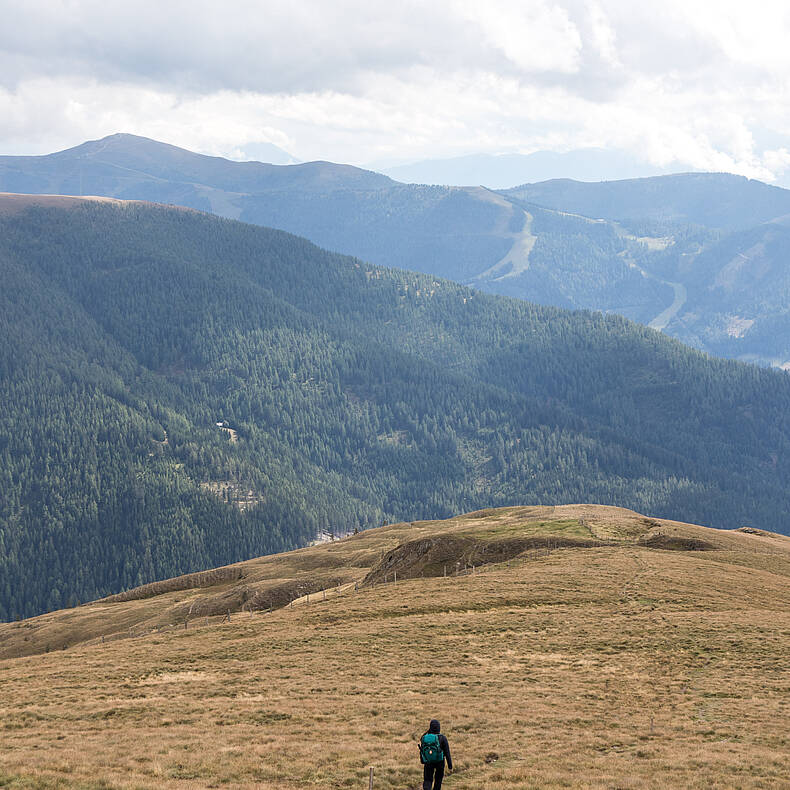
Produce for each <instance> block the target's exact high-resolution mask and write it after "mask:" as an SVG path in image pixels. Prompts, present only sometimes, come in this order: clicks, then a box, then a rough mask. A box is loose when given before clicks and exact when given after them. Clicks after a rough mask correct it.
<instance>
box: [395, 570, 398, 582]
mask: <svg viewBox="0 0 790 790" xmlns="http://www.w3.org/2000/svg"><path fill="white" fill-rule="evenodd" d="M397 583H398V572H397V571H395V584H397Z"/></svg>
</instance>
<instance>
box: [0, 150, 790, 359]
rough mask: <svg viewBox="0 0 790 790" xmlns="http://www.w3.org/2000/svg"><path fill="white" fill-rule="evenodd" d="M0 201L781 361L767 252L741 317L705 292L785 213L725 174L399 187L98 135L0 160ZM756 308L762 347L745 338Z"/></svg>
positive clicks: (773, 196) (789, 209)
mask: <svg viewBox="0 0 790 790" xmlns="http://www.w3.org/2000/svg"><path fill="white" fill-rule="evenodd" d="M2 190H7V191H11V192H38V193H65V194H74V195H79V194H99V195H109V196H113V197H120V198H135V199H142V200H149V201H156V202H163V203H171V204H175V205H183V206H188V207H191V208H196V209H200V210H204V211H210V212H213V213H215V214H219V215H221V216H225V217H230V218H234V219H240V220H243V221H246V222H251V223H255V224H258V225H264V226H270V227H275V228H279V229H282V230H286V231H289V232H291V233H295V234H298V235H300V236H304V237H306V238H308V239H310V240H311V241H313V242H314V243H316V244H319V245H321V246H323V247H326V248H329V249H332V250H335V251H338V252H342V253H345V254H350V255H355V256H357V257H359V258H361V259H363V260H367V261H371V262H373V263H376V264H379V265H383V266H390V267H399V268H403V269H408V270H413V271H420V272H423V273H426V274H430V275H434V276H438V277H447V278H450V279H454V280H456V281H458V282H461V283H466V284H469V285H474V286H475V287H476V288H480V289H482V290H486V291H489V292H492V293H497V294H503V295H507V296H515V297H518V298H523V299H528V300H531V301H535V302H538V303H541V304H549V305H556V306H561V307H567V308H585V309H597V310H602V311H604V312H617V313H620V314H622V315H624V316H626V317H628V318H631V319H633V320H637V321H640V322H643V323H646V324H649V325H651V326H653V327H655V328H658V329H662V330H665V331H667V332H669V333H672V334H674V335H676V336H678V337H680V338H682V339H683V340H685V341H687V342H689V343H692V344H694V345H696V346H698V347H699V348H702V349H705V350H708V351H712V352H715V353H721V354H727V355H734V356H743V355H746V356H747V358H750V359H759V360H770V361H772V362H776V361H777V360H779V363H780V364H783V363H784V362H785V361H788V360H790V332H786V331H785V329H784V328H783V326H784V325H783V324H782V323H781V320H780V319H779V318H777V316H776V314H775V309H774V308H773V307H771V306H770V305H771V304H772V302H771V299H770V291H771V287H772V283H771V280H772V278H773V277H777V278H779V279H778V280H777V283H776V293H782V285H781V255H780V256H779V257H778V258H777V259H776V260H777V265H776V266H774V267H772V268H771V269H770V272H771V273H770V276H769V275H766V277H765V278H762V279H761V278H756V279H748V278H744V279H742V280H741V281H739V284H738V288H739V293H740V294H741V296H742V298H743V300H744V303H743V304H742V305H741V306H737V305H732V304H730V303H729V302H727V298H728V297H726V294H725V292H724V291H722V290H721V289H720V288H716V287H714V286H713V279H709V280H707V281H705V277H706V276H707V277H709V278H714V277H715V274H714V272H715V271H716V266H717V262H718V263H720V264H721V266H724V265H725V264H726V263H727V261H728V260H729V258H727V257H726V256H727V255H729V254H730V253H729V248H728V244H730V242H728V241H727V235H728V234H729V233H732V232H735V231H747V230H749V229H752V228H755V227H757V226H761V225H762V224H763V223H765V222H766V221H770V220H773V219H774V218H776V217H781V216H784V215H786V214H788V213H790V191H788V190H784V189H780V188H777V187H771V186H768V185H766V184H762V183H760V182H757V181H750V180H748V179H745V178H741V177H738V176H732V175H726V174H712V173H690V174H682V175H673V176H661V177H656V178H642V179H632V180H626V181H608V182H601V183H581V182H576V181H568V180H552V181H546V182H542V183H536V184H524V185H522V186H520V187H517V188H514V189H509V190H504V191H501V192H495V191H492V190H490V189H486V188H485V187H481V186H467V187H456V186H425V185H416V184H403V183H399V182H397V181H393V180H392V179H390V178H388V177H387V176H385V175H382V174H380V173H374V172H371V171H367V170H362V169H359V168H355V167H350V166H347V165H338V164H333V163H330V162H309V163H304V164H299V165H288V166H278V165H270V164H261V163H255V162H231V161H228V160H226V159H222V158H219V157H208V156H202V155H198V154H194V153H192V152H190V151H186V150H184V149H181V148H177V147H175V146H171V145H165V144H162V143H158V142H156V141H153V140H148V139H146V138H141V137H135V136H132V135H113V136H111V137H108V138H105V139H103V140H99V141H93V142H89V143H85V144H83V145H81V146H77V147H76V148H73V149H69V150H67V151H61V152H59V153H56V154H52V155H49V156H42V157H0V191H2ZM757 232H758V233H762V232H763V230H760V231H757ZM738 243H739V242H738V241H737V239H736V240H733V242H732V244H736V245H737V244H738ZM771 249H772V250H774V249H776V245H775V244H774V245H773V246H771ZM702 253H705V255H702ZM771 254H773V253H771ZM777 254H778V253H777ZM700 256H701V257H700ZM722 256H724V258H722ZM697 260H699V265H695V266H692V262H694V261H697ZM703 264H704V266H703ZM706 273H707V274H706ZM701 283H704V284H701ZM706 289H707V290H706ZM719 298H721V299H722V300H723V301H722V303H721V304H718V303H717V299H719ZM747 307H748V311H747V312H748V315H746V314H745V313H744V311H745V310H746V308H747ZM736 308H737V309H736ZM763 308H764V309H765V310H766V311H767V312H766V317H767V316H769V315H770V316H771V322H773V323H771V324H770V325H771V326H772V327H774V328H775V330H776V332H775V334H774V335H771V336H770V337H769V333H768V332H766V333H762V332H761V331H759V325H760V322H761V316H762V313H761V312H760V311H761V309H763ZM776 309H780V308H779V307H777V308H776ZM738 310H740V311H741V312H738ZM742 314H743V315H744V316H745V318H746V320H754V321H755V325H754V328H753V329H750V330H749V331H750V333H751V334H750V337H748V338H747V335H746V334H744V335H743V336H740V337H737V338H734V339H732V340H731V339H730V337H731V336H730V335H729V334H728V332H729V331H730V330H729V329H727V327H729V326H730V323H731V322H732V321H736V322H737V321H741V318H742ZM733 315H734V316H737V318H732V316H733ZM777 321H778V323H777ZM728 322H730V323H728ZM739 326H740V324H739ZM723 327H724V328H723ZM738 331H740V330H738ZM747 339H748V342H747ZM736 341H737V342H736Z"/></svg>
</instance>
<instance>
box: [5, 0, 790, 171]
mask: <svg viewBox="0 0 790 790" xmlns="http://www.w3.org/2000/svg"><path fill="white" fill-rule="evenodd" d="M0 14H1V15H2V16H0V18H1V19H2V26H1V27H0V153H5V154H37V153H46V152H50V151H54V150H58V149H62V148H66V147H69V146H72V145H75V144H77V143H80V142H82V141H84V140H87V139H96V138H99V137H102V136H104V135H107V134H111V133H114V132H119V131H125V132H132V133H135V134H142V135H145V136H148V137H153V138H156V139H159V140H163V141H166V142H171V143H174V144H176V145H181V146H184V147H186V148H191V149H193V150H198V151H201V152H204V153H211V154H220V155H223V156H230V157H233V158H244V157H245V154H247V153H248V152H250V151H253V150H255V145H256V144H259V143H262V142H271V143H274V144H275V145H278V146H280V147H281V148H284V149H286V150H287V151H289V152H290V153H291V154H293V155H294V156H296V157H298V158H299V159H302V160H308V159H330V160H334V161H343V162H350V163H355V164H362V163H369V162H383V161H385V160H393V161H396V160H414V159H419V158H431V157H448V156H455V155H459V154H465V153H471V152H487V153H499V152H523V153H529V152H532V151H536V150H551V151H568V150H573V149H578V148H586V147H605V148H611V149H616V150H619V151H623V152H625V153H627V154H630V155H633V156H637V157H640V158H642V159H645V160H647V161H649V162H650V163H652V164H653V165H655V166H659V167H666V166H671V167H674V168H675V169H692V168H693V169H704V170H717V171H718V170H723V171H730V172H736V173H741V174H744V175H748V176H751V177H755V178H761V179H763V180H773V179H776V178H780V179H781V177H782V174H783V173H785V171H788V175H790V46H788V43H787V42H788V41H790V4H787V3H786V2H773V1H771V0H752V2H749V3H744V2H743V0H737V2H736V0H715V2H714V1H710V2H709V1H708V0H704V1H703V0H664V1H663V2H662V3H660V4H658V3H647V2H644V3H643V2H635V0H559V1H558V2H552V0H518V2H511V1H510V0H487V1H486V2H480V0H430V1H429V2H428V1H426V2H412V1H411V0H400V2H396V3H393V2H391V0H388V2H379V1H378V0H366V2H359V1H358V0H288V2H282V1H280V0H278V1H275V0H258V1H257V2H254V1H253V0H225V2H222V3H219V2H216V0H212V1H211V2H204V0H156V2H153V1H151V0H136V1H135V2H134V3H129V2H116V0H24V2H19V0H0Z"/></svg>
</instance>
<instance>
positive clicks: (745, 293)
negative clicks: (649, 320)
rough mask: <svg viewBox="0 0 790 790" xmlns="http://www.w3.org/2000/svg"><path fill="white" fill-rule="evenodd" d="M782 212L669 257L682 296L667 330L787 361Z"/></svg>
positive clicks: (789, 232)
mask: <svg viewBox="0 0 790 790" xmlns="http://www.w3.org/2000/svg"><path fill="white" fill-rule="evenodd" d="M789 262H790V226H788V221H787V218H782V219H778V220H775V221H772V222H767V223H764V224H762V225H758V226H757V227H755V228H750V229H748V230H744V231H738V232H735V233H732V234H728V235H727V236H725V237H724V238H722V239H721V240H719V241H717V242H715V243H712V244H709V245H706V246H705V247H704V248H703V249H702V250H701V251H700V252H699V253H698V254H696V255H688V256H680V257H679V258H677V259H675V261H674V264H675V271H674V272H673V273H671V277H672V279H675V280H680V281H682V282H684V283H685V285H686V289H687V302H686V304H685V305H684V308H683V310H681V311H680V312H679V314H678V315H677V317H676V318H675V319H674V320H673V321H672V322H671V323H670V324H669V326H668V327H667V329H668V331H670V332H671V333H672V334H674V335H675V336H677V337H680V338H681V339H684V340H686V341H687V342H690V343H692V344H693V345H696V346H699V347H703V348H706V349H708V350H710V351H712V352H713V353H715V354H719V355H722V356H728V357H734V358H738V359H745V360H753V361H757V362H761V363H764V364H772V365H777V366H783V367H790V343H789V342H788V338H790V266H788V263H789Z"/></svg>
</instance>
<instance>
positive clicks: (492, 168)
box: [370, 148, 669, 189]
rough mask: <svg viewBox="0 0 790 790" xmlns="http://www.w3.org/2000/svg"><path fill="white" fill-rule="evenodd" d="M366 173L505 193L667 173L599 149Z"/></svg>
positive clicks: (471, 157)
mask: <svg viewBox="0 0 790 790" xmlns="http://www.w3.org/2000/svg"><path fill="white" fill-rule="evenodd" d="M370 167H371V169H372V170H380V172H382V173H386V174H387V175H388V176H391V177H392V178H394V179H396V180H397V181H406V182H409V183H416V184H448V185H452V186H468V185H470V184H475V185H477V184H480V185H482V186H485V187H488V188H490V189H506V188H508V187H514V186H516V185H517V184H524V183H526V182H534V181H545V180H547V179H550V178H573V179H576V180H578V181H603V180H607V181H611V180H614V179H622V178H639V177H643V176H654V175H659V174H660V173H666V172H669V170H668V169H666V168H657V167H654V166H653V165H651V164H649V163H647V162H642V161H639V160H637V159H635V158H633V157H631V156H629V155H628V154H625V153H623V152H620V151H607V150H605V149H602V148H585V149H580V150H578V151H568V152H566V153H557V152H555V151H536V152H534V153H531V154H468V155H466V156H456V157H451V158H448V159H425V160H422V161H419V162H410V163H406V164H399V165H392V166H388V167H383V168H382V167H376V166H375V164H371V165H370Z"/></svg>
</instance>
